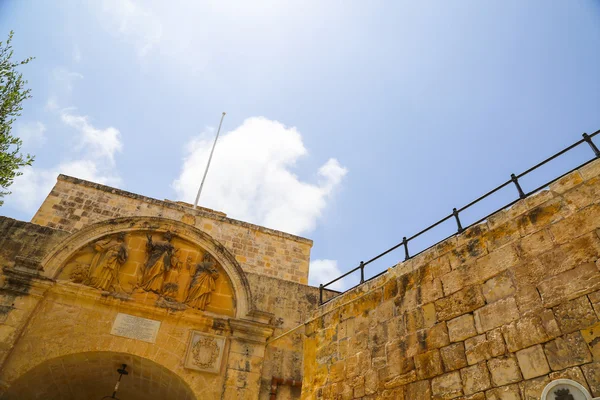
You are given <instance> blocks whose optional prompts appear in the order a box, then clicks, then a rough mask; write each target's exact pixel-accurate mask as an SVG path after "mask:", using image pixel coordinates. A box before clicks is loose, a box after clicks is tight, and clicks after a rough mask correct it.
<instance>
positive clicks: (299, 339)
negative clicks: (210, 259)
mask: <svg viewBox="0 0 600 400" xmlns="http://www.w3.org/2000/svg"><path fill="white" fill-rule="evenodd" d="M247 278H248V282H249V284H250V287H251V290H252V298H253V300H254V302H255V304H256V306H257V307H258V308H259V309H261V310H269V311H270V312H272V313H273V314H274V315H275V317H274V320H273V326H274V328H275V329H274V332H273V336H272V338H275V337H277V336H279V335H282V334H283V333H285V332H288V331H290V330H292V329H294V328H296V327H298V326H302V324H303V323H304V321H306V320H307V319H308V318H309V316H310V314H311V312H312V311H314V310H315V309H316V308H317V305H318V304H319V289H318V288H315V287H310V286H305V285H300V284H297V283H294V282H284V281H281V280H277V279H273V278H268V277H265V276H261V275H256V274H247ZM325 295H326V296H327V295H330V293H328V292H326V293H325ZM303 338H304V327H303V326H302V327H301V328H300V329H297V330H295V331H294V332H292V333H290V334H288V335H286V336H284V337H282V338H281V339H279V340H276V341H274V342H273V343H270V344H268V345H267V347H266V351H265V361H264V364H263V365H262V366H261V367H262V372H261V371H260V370H258V371H250V372H251V373H252V372H258V375H259V376H260V377H261V378H260V379H261V392H260V397H259V398H260V399H269V391H270V389H271V378H272V377H274V376H275V377H277V378H283V379H294V380H297V381H301V380H302V369H303V368H302V353H303V352H302V344H303ZM250 367H251V366H250ZM298 398H300V389H299V388H291V387H289V386H280V387H279V388H278V390H277V399H278V400H286V399H298Z"/></svg>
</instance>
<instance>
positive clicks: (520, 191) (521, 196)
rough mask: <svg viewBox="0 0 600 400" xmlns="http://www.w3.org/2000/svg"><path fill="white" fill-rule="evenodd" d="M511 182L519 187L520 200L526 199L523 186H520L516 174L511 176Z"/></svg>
mask: <svg viewBox="0 0 600 400" xmlns="http://www.w3.org/2000/svg"><path fill="white" fill-rule="evenodd" d="M510 180H511V181H513V183H514V184H515V186H516V187H517V190H518V191H519V198H520V199H524V198H525V197H526V196H525V193H524V192H523V189H521V185H519V179H517V176H516V175H515V174H510Z"/></svg>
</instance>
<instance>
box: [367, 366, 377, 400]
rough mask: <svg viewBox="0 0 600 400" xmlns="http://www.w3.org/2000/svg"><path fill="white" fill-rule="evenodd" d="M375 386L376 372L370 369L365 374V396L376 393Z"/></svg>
mask: <svg viewBox="0 0 600 400" xmlns="http://www.w3.org/2000/svg"><path fill="white" fill-rule="evenodd" d="M377 385H378V380H377V372H376V371H375V370H374V369H372V368H371V369H369V370H367V371H366V372H365V394H373V393H376V392H377Z"/></svg>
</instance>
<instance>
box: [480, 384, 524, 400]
mask: <svg viewBox="0 0 600 400" xmlns="http://www.w3.org/2000/svg"><path fill="white" fill-rule="evenodd" d="M485 397H486V400H521V391H520V389H519V385H516V384H515V385H509V386H503V387H499V388H495V389H490V390H488V391H487V392H485Z"/></svg>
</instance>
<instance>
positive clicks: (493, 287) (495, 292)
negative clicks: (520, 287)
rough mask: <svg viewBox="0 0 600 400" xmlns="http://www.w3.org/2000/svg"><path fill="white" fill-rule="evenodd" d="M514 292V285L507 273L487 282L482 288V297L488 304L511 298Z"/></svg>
mask: <svg viewBox="0 0 600 400" xmlns="http://www.w3.org/2000/svg"><path fill="white" fill-rule="evenodd" d="M515 290H516V288H515V284H514V283H513V281H512V278H511V277H510V276H509V274H507V273H502V274H500V275H498V276H495V277H493V278H492V279H489V280H487V281H486V282H485V283H484V284H483V287H482V291H483V297H485V300H486V301H487V302H488V303H493V302H495V301H497V300H500V299H504V298H506V297H509V296H512V295H513V294H514V293H515Z"/></svg>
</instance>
